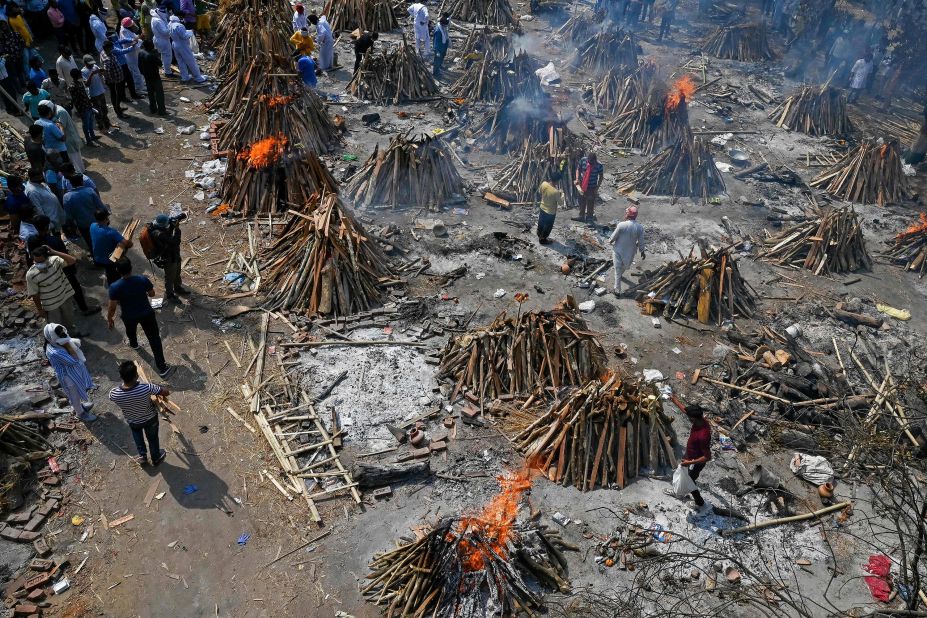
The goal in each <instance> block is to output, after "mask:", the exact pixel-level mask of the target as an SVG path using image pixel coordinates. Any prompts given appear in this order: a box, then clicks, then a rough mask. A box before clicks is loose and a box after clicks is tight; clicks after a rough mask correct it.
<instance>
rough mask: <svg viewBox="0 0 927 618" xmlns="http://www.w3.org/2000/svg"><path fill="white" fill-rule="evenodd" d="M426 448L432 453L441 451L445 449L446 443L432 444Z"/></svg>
mask: <svg viewBox="0 0 927 618" xmlns="http://www.w3.org/2000/svg"><path fill="white" fill-rule="evenodd" d="M428 448H429V449H430V450H431V451H432V452H437V451H443V450H445V449H447V442H443V441H442V442H432V443H431V444H429V445H428Z"/></svg>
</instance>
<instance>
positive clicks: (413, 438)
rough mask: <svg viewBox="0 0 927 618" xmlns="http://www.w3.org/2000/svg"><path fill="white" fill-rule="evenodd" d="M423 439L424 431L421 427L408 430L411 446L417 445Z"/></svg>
mask: <svg viewBox="0 0 927 618" xmlns="http://www.w3.org/2000/svg"><path fill="white" fill-rule="evenodd" d="M424 441H425V432H424V431H422V430H421V429H413V430H412V431H411V432H409V443H410V444H411V445H412V446H415V447H418V446H419V445H421V443H422V442H424Z"/></svg>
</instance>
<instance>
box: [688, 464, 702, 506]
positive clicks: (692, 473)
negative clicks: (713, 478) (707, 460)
mask: <svg viewBox="0 0 927 618" xmlns="http://www.w3.org/2000/svg"><path fill="white" fill-rule="evenodd" d="M704 469H705V464H703V463H700V464H692V465H691V466H689V478H690V479H692V482H693V483H694V482H695V481H697V480H698V475H699V474H701V473H702V470H704ZM691 495H692V499H693V500H695V503H696V504H697V505H699V506H702V505H703V504H705V499H704V498H702V494H701V493H700V492H699V490H697V489H696V490H695V491H693V492H692V493H691Z"/></svg>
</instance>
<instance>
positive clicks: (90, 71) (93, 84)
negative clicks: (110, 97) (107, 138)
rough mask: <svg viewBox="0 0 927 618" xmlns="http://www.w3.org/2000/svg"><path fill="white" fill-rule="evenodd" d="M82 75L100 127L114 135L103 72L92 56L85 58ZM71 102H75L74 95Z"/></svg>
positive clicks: (88, 55)
mask: <svg viewBox="0 0 927 618" xmlns="http://www.w3.org/2000/svg"><path fill="white" fill-rule="evenodd" d="M81 75H82V76H83V78H84V81H85V82H86V84H87V95H88V96H89V97H90V101H91V102H92V103H93V108H94V111H95V112H96V114H97V119H98V120H99V122H100V127H102V128H103V130H104V131H106V132H107V133H112V132H113V130H114V129H115V127H113V124H112V122H110V119H109V114H108V113H107V111H106V83H105V82H104V81H103V70H102V69H100V67H98V66H97V61H96V60H94V59H93V56H91V55H90V54H87V55H85V56H84V70H83V71H81ZM71 101H72V102H73V101H74V96H73V95H72V96H71Z"/></svg>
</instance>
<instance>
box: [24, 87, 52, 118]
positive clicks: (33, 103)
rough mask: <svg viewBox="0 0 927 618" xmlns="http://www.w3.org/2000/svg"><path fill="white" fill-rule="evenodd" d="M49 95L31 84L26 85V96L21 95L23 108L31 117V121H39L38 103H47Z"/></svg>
mask: <svg viewBox="0 0 927 618" xmlns="http://www.w3.org/2000/svg"><path fill="white" fill-rule="evenodd" d="M49 99H51V95H50V94H48V91H47V90H42V89H41V88H39V87H38V86H36V85H35V84H34V83H32V82H28V83H27V84H26V94H24V95H23V108H24V109H25V110H26V111H27V112H28V113H29V115H30V116H32V119H33V120H38V119H39V102H41V101H48V100H49Z"/></svg>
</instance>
